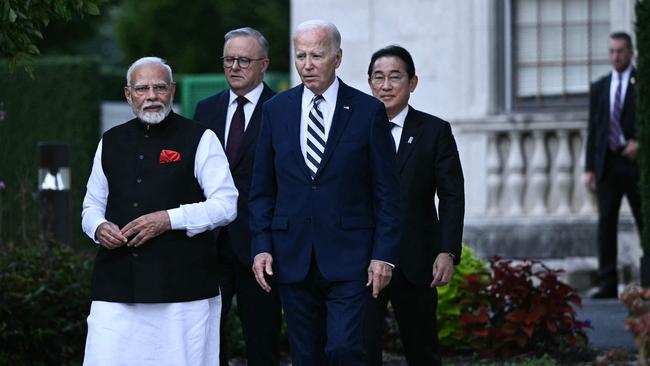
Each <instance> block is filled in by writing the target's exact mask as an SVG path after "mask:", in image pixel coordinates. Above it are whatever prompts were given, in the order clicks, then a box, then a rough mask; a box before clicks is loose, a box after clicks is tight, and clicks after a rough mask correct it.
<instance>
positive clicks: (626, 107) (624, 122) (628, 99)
mask: <svg viewBox="0 0 650 366" xmlns="http://www.w3.org/2000/svg"><path fill="white" fill-rule="evenodd" d="M633 80H634V82H632V81H633ZM635 84H636V78H635V69H634V68H633V69H632V72H631V73H630V79H629V80H628V82H627V89H626V90H625V100H624V101H623V108H622V110H621V128H623V133H624V135H625V136H626V137H629V136H630V130H631V129H633V128H634V118H629V117H630V116H634V111H633V110H632V109H634V106H635V101H634V98H635V97H636V93H635V88H636V85H635Z"/></svg>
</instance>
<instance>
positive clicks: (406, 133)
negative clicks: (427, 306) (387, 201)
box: [397, 106, 465, 285]
mask: <svg viewBox="0 0 650 366" xmlns="http://www.w3.org/2000/svg"><path fill="white" fill-rule="evenodd" d="M397 166H398V169H399V175H400V192H401V194H402V204H403V206H402V208H403V210H404V228H405V230H404V233H403V235H402V244H401V245H400V259H399V263H400V269H401V271H402V272H403V273H404V276H405V277H406V278H407V279H408V280H409V282H411V283H414V284H422V285H428V284H430V283H431V281H432V280H433V278H432V277H433V274H432V273H433V262H434V261H435V259H436V257H437V255H438V254H439V253H441V252H447V253H452V254H454V255H455V256H456V259H455V263H456V264H458V263H459V262H460V254H461V241H462V236H463V218H464V215H465V191H464V187H463V186H464V179H463V170H462V168H461V165H460V158H459V156H458V149H457V147H456V141H455V140H454V136H453V135H452V133H451V126H450V125H449V123H448V122H445V121H443V120H441V119H440V118H437V117H435V116H432V115H430V114H427V113H424V112H420V111H418V110H415V109H413V108H411V107H410V106H409V110H408V113H407V115H406V119H405V121H404V128H403V130H402V137H401V139H400V144H399V149H398V151H397ZM436 194H437V195H438V198H439V204H438V208H439V212H436V206H435V199H434V196H435V195H436Z"/></svg>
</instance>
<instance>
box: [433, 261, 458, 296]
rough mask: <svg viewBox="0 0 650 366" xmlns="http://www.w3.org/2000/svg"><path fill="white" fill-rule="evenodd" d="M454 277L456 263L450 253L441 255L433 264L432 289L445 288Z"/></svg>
mask: <svg viewBox="0 0 650 366" xmlns="http://www.w3.org/2000/svg"><path fill="white" fill-rule="evenodd" d="M453 275H454V262H453V260H452V259H451V256H450V255H449V253H440V254H438V257H436V261H435V262H433V281H431V287H432V288H433V287H439V286H444V285H446V284H447V283H449V281H450V280H451V276H453Z"/></svg>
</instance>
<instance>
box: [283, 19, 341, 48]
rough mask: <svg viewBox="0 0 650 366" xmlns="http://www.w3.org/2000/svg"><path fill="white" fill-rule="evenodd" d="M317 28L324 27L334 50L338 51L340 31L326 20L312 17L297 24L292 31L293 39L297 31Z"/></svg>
mask: <svg viewBox="0 0 650 366" xmlns="http://www.w3.org/2000/svg"><path fill="white" fill-rule="evenodd" d="M317 29H324V30H326V31H327V33H329V36H330V43H331V45H332V49H333V50H334V52H338V50H339V49H341V33H339V30H338V28H336V26H335V25H334V24H333V23H331V22H328V21H327V20H322V19H312V20H307V21H305V22H302V23H300V24H298V26H297V27H296V30H295V31H294V32H293V39H294V40H295V39H296V36H297V35H298V33H301V32H304V31H310V30H317Z"/></svg>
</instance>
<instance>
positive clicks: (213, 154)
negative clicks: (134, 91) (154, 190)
mask: <svg viewBox="0 0 650 366" xmlns="http://www.w3.org/2000/svg"><path fill="white" fill-rule="evenodd" d="M194 176H195V177H196V179H197V180H198V182H199V185H200V186H201V188H202V189H203V194H204V195H205V196H206V197H207V199H206V200H205V201H203V202H196V203H191V204H187V205H180V207H176V208H171V209H169V210H167V213H168V214H169V220H170V222H171V227H172V230H186V232H187V236H189V237H192V236H194V235H196V234H199V233H202V232H204V231H207V230H212V229H215V228H216V227H218V226H224V225H227V224H228V223H230V222H232V221H233V220H234V219H235V218H236V217H237V196H238V192H237V189H236V188H235V184H234V182H233V180H232V176H231V175H230V169H229V168H228V160H227V159H226V155H225V154H224V152H223V148H222V147H221V144H220V143H219V140H218V139H217V136H216V135H215V134H214V132H212V131H211V130H206V131H205V132H204V133H203V136H201V140H200V142H199V146H198V148H197V149H196V156H195V158H194ZM86 189H87V190H86V196H85V197H84V201H83V211H82V213H81V227H82V229H83V231H84V233H86V235H88V236H89V237H90V238H91V239H93V240H95V242H97V240H96V238H95V232H96V231H97V227H99V225H101V224H102V223H104V222H106V221H107V220H106V218H105V213H106V200H107V199H108V180H107V179H106V175H104V169H103V168H102V141H101V140H100V141H99V144H98V146H97V151H96V152H95V158H94V161H93V168H92V171H91V172H90V178H88V184H87V186H86Z"/></svg>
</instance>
